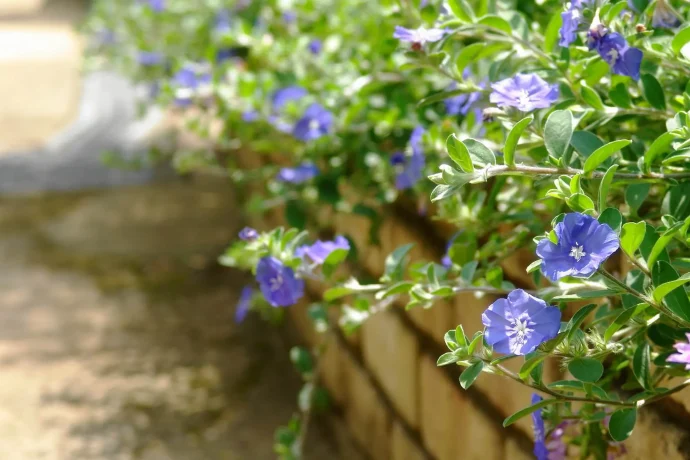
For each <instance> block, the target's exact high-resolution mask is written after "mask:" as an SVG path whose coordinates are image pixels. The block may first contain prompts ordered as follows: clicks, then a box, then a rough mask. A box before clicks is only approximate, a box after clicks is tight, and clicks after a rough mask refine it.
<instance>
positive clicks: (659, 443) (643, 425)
mask: <svg viewBox="0 0 690 460" xmlns="http://www.w3.org/2000/svg"><path fill="white" fill-rule="evenodd" d="M687 441H688V432H687V431H681V429H679V428H678V427H677V426H674V425H671V424H669V423H665V422H664V421H662V420H660V419H659V417H658V416H657V415H656V414H654V413H653V412H652V411H650V410H649V409H646V410H642V411H640V413H639V414H638V418H637V423H636V424H635V430H634V431H633V434H632V436H630V438H628V439H627V440H626V441H625V448H626V450H627V454H626V455H625V456H623V457H621V458H622V459H625V460H647V459H652V458H654V459H657V458H659V459H664V460H682V459H687V458H688V452H687V450H685V451H681V446H683V445H687Z"/></svg>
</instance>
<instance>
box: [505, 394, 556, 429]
mask: <svg viewBox="0 0 690 460" xmlns="http://www.w3.org/2000/svg"><path fill="white" fill-rule="evenodd" d="M562 402H564V401H562V400H559V399H542V400H541V401H539V402H538V403H536V404H532V405H531V406H529V407H525V408H524V409H520V410H519V411H517V412H515V413H514V414H513V415H511V416H510V417H508V418H506V419H505V420H503V426H504V427H507V426H510V425H512V424H513V423H515V422H517V421H518V420H520V419H521V418H523V417H526V416H528V415H529V414H531V413H532V412H534V411H537V410H539V409H542V408H544V407H546V406H550V405H551V404H560V403H562Z"/></svg>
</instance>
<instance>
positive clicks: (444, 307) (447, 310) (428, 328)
mask: <svg viewBox="0 0 690 460" xmlns="http://www.w3.org/2000/svg"><path fill="white" fill-rule="evenodd" d="M406 314H407V315H408V317H409V318H410V319H411V320H412V322H413V323H414V324H415V326H416V327H418V328H419V329H421V330H422V331H424V332H425V333H426V334H428V335H429V337H431V338H432V339H434V340H435V341H436V342H437V343H439V344H443V336H444V335H445V333H446V332H448V331H449V330H451V329H455V327H456V326H457V324H458V323H457V321H456V318H455V316H456V315H455V308H454V305H453V304H452V303H449V302H445V301H441V302H436V303H434V305H433V306H432V307H431V308H427V309H424V308H420V307H415V308H413V309H411V310H408V311H406Z"/></svg>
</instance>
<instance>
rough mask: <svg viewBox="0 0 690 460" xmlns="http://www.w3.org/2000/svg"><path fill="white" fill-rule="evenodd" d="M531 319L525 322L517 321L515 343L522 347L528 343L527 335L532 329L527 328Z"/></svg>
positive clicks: (515, 324)
mask: <svg viewBox="0 0 690 460" xmlns="http://www.w3.org/2000/svg"><path fill="white" fill-rule="evenodd" d="M528 321H529V319H525V320H524V321H520V320H519V319H518V320H515V323H514V326H513V327H514V328H515V329H514V330H515V341H516V342H517V343H518V344H520V345H522V344H523V343H525V342H526V341H527V333H528V332H529V331H530V329H529V328H528V327H527V322H528Z"/></svg>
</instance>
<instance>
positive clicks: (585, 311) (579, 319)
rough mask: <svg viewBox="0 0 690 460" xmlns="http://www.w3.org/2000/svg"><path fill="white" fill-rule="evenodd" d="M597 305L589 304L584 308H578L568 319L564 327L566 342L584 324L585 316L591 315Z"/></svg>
mask: <svg viewBox="0 0 690 460" xmlns="http://www.w3.org/2000/svg"><path fill="white" fill-rule="evenodd" d="M597 307H598V305H597V304H594V303H591V304H589V305H585V306H584V307H582V308H580V309H579V310H578V311H577V312H576V313H575V314H574V315H573V317H572V318H571V319H570V321H569V322H568V325H567V326H566V329H567V331H568V336H567V337H568V340H570V339H572V338H573V336H574V335H575V333H576V332H577V331H578V330H579V329H580V325H581V324H582V323H583V322H584V320H585V319H586V318H587V315H589V314H590V313H592V312H593V311H594V309H595V308H597Z"/></svg>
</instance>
